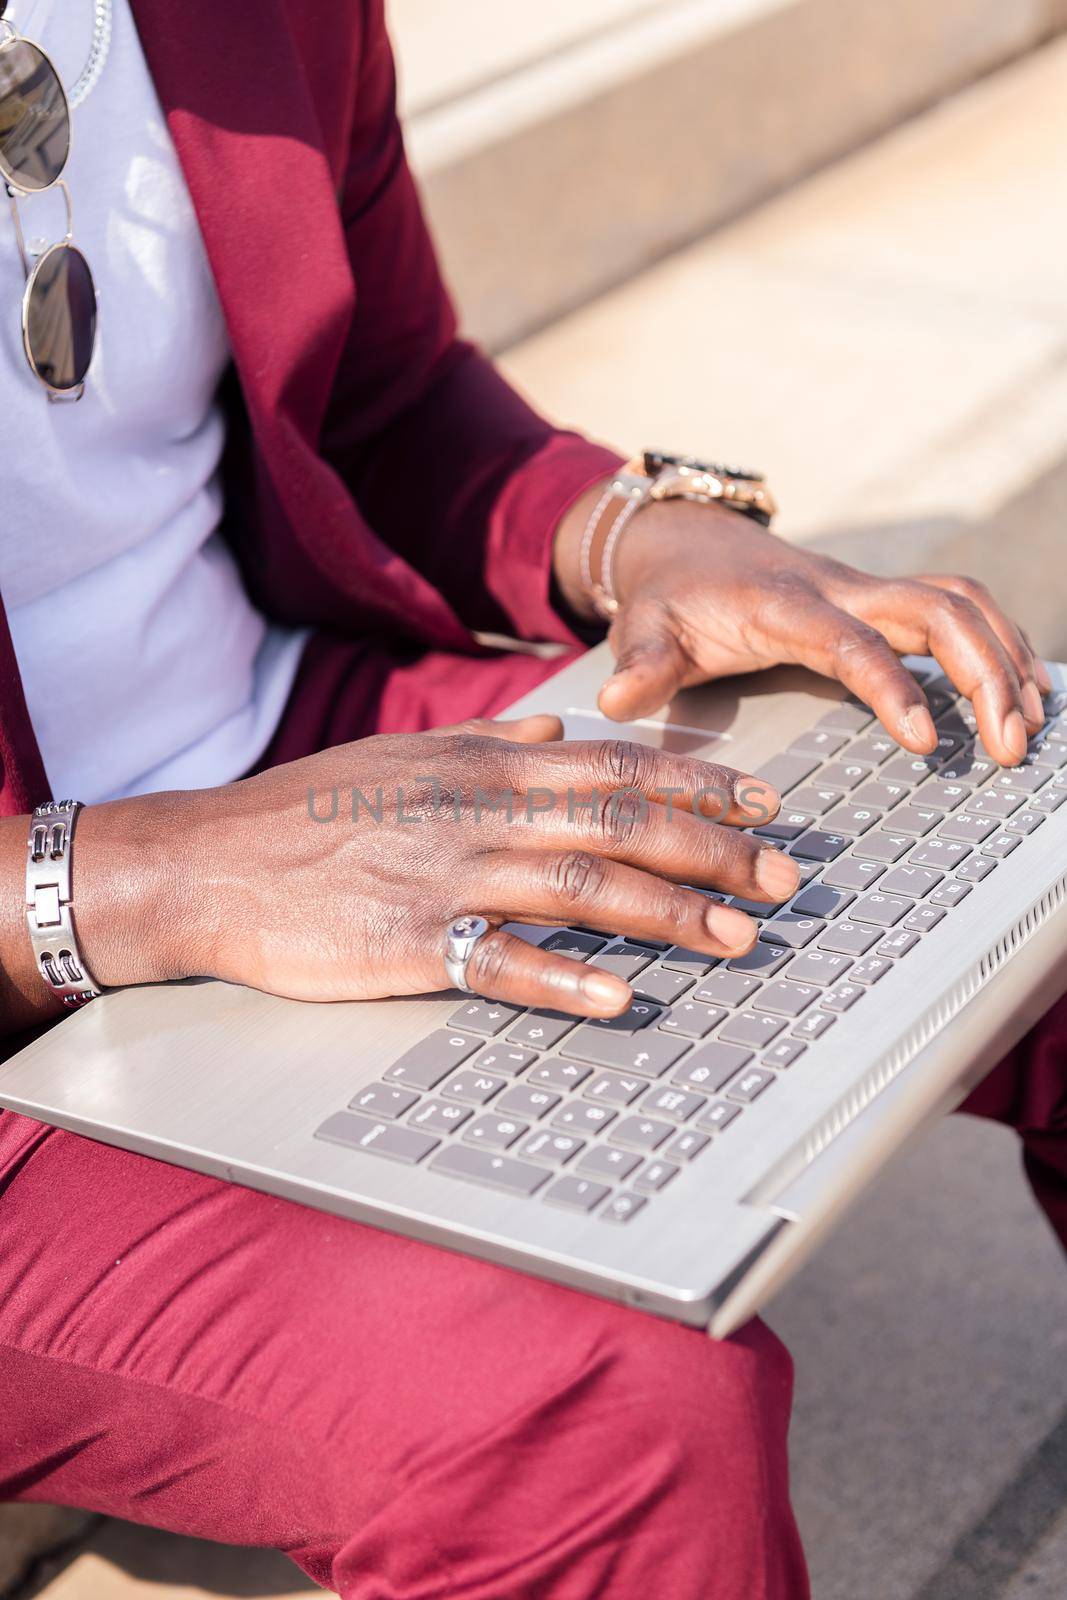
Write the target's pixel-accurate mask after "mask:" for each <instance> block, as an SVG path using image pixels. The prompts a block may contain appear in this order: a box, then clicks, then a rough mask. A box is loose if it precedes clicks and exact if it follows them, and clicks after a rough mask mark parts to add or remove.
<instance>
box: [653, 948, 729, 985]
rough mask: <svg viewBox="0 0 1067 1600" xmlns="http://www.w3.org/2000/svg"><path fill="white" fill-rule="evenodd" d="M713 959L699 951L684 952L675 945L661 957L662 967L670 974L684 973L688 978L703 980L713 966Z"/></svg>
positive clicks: (684, 950)
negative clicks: (670, 972)
mask: <svg viewBox="0 0 1067 1600" xmlns="http://www.w3.org/2000/svg"><path fill="white" fill-rule="evenodd" d="M715 959H716V958H715V957H714V956H709V955H705V954H704V953H703V952H702V951H700V950H686V949H684V948H683V947H682V946H681V945H678V944H675V945H672V946H671V948H670V949H669V950H668V951H667V954H666V955H665V956H664V957H663V962H662V965H663V966H665V967H667V968H668V969H669V970H670V971H672V972H684V973H685V974H686V975H687V976H688V977H690V978H703V977H705V976H706V975H707V973H709V972H710V971H711V969H712V967H713V966H714V965H715Z"/></svg>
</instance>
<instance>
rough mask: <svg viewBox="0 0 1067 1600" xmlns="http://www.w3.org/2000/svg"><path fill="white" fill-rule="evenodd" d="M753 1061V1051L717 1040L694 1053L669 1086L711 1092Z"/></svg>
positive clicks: (676, 1073)
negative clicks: (680, 1084)
mask: <svg viewBox="0 0 1067 1600" xmlns="http://www.w3.org/2000/svg"><path fill="white" fill-rule="evenodd" d="M751 1060H752V1051H751V1050H745V1049H743V1048H742V1047H741V1046H740V1045H735V1044H720V1043H719V1041H718V1040H717V1039H715V1040H713V1041H712V1043H711V1044H705V1045H701V1047H700V1049H699V1050H694V1051H693V1054H692V1055H691V1056H689V1057H688V1058H687V1059H686V1061H685V1062H684V1063H683V1065H682V1066H680V1067H679V1068H678V1069H677V1071H676V1072H674V1073H673V1074H672V1077H671V1082H672V1083H684V1084H686V1085H687V1086H691V1087H692V1088H694V1089H701V1090H705V1091H708V1092H711V1093H713V1092H714V1091H715V1090H716V1089H721V1088H722V1086H723V1084H724V1083H725V1082H726V1080H727V1079H728V1078H732V1077H733V1075H734V1073H735V1072H737V1071H738V1069H739V1068H740V1067H743V1066H744V1065H745V1064H746V1062H748V1061H751Z"/></svg>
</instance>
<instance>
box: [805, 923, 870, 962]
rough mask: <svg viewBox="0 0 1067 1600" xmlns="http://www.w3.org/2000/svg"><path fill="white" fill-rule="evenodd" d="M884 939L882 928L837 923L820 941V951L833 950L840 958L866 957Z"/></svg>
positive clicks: (860, 924) (861, 924)
mask: <svg viewBox="0 0 1067 1600" xmlns="http://www.w3.org/2000/svg"><path fill="white" fill-rule="evenodd" d="M881 937H882V930H881V928H869V927H866V926H865V925H864V924H863V923H862V922H848V921H845V922H837V923H835V924H834V926H833V927H832V928H830V929H828V930H827V932H826V933H824V934H823V936H822V938H821V939H820V940H819V949H820V950H833V951H834V952H835V954H837V955H839V956H865V955H866V954H867V951H868V950H870V949H872V948H873V946H874V945H876V944H877V943H878V941H879V939H880V938H881Z"/></svg>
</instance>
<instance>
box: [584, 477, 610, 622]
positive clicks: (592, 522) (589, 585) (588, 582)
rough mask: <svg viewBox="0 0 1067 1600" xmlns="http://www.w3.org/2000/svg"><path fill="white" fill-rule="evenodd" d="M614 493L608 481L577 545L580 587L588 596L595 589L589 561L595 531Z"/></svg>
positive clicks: (592, 594)
mask: <svg viewBox="0 0 1067 1600" xmlns="http://www.w3.org/2000/svg"><path fill="white" fill-rule="evenodd" d="M612 483H614V479H612ZM614 495H615V491H614V489H613V488H612V484H611V483H609V484H608V486H607V488H606V489H605V490H604V493H603V494H602V495H601V496H600V499H599V500H598V501H597V503H596V505H595V506H594V507H593V509H592V511H591V512H590V513H589V520H588V521H587V522H586V525H585V529H584V531H583V533H582V542H581V544H580V545H579V547H578V577H579V579H580V581H581V585H582V588H583V589H584V590H585V592H586V594H587V595H589V596H590V597H593V596H594V595H595V591H596V584H595V583H594V582H593V568H592V565H591V562H590V557H591V556H592V554H593V540H594V539H595V537H596V531H597V529H598V528H599V526H600V519H601V517H602V516H603V515H604V512H605V511H606V510H607V509H608V505H609V504H610V502H611V501H612V499H613V498H614Z"/></svg>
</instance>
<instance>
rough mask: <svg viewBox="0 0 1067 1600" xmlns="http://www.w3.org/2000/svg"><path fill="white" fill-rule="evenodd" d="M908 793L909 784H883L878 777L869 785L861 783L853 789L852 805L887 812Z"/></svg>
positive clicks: (909, 790)
mask: <svg viewBox="0 0 1067 1600" xmlns="http://www.w3.org/2000/svg"><path fill="white" fill-rule="evenodd" d="M910 793H911V786H910V784H907V783H884V782H883V781H882V778H881V776H879V777H878V778H876V779H872V781H871V782H870V783H861V784H860V786H859V788H858V789H853V791H852V804H853V805H856V806H868V807H870V808H871V809H872V810H874V811H889V810H890V809H891V808H892V807H893V806H895V805H896V803H897V801H898V800H902V799H903V798H904V796H905V795H906V794H910Z"/></svg>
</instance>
